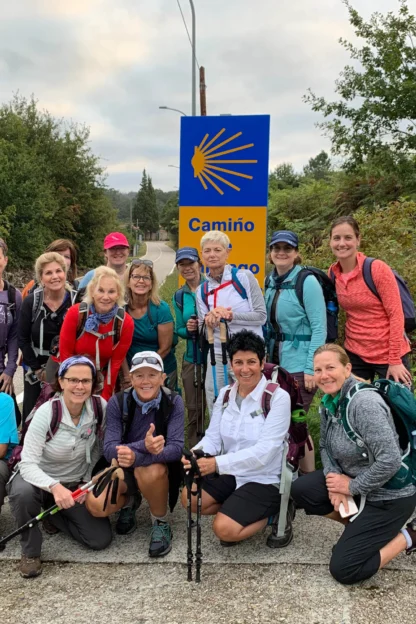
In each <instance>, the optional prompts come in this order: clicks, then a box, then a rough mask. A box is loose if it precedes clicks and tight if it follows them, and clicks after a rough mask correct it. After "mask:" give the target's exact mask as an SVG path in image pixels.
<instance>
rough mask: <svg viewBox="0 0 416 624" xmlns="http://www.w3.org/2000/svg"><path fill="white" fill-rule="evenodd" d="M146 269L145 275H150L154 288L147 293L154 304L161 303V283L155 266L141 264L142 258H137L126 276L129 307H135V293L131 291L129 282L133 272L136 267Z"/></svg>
mask: <svg viewBox="0 0 416 624" xmlns="http://www.w3.org/2000/svg"><path fill="white" fill-rule="evenodd" d="M139 268H140V269H145V271H146V272H145V275H149V277H151V278H152V288H151V289H150V290H149V292H148V293H147V297H148V300H149V301H151V302H152V303H153V304H154V305H157V306H158V305H160V297H159V294H158V290H159V283H158V281H157V277H156V274H155V272H154V270H153V267H151V266H149V265H148V264H144V263H143V264H141V263H140V259H139V258H138V259H136V262H134V260H133V262H132V263H131V264H130V266H129V270H128V271H126V274H125V278H124V283H125V285H126V295H127V305H128V306H129V308H132V309H133V293H132V292H131V288H130V286H129V282H130V278H131V274H132V273H133V270H134V269H139Z"/></svg>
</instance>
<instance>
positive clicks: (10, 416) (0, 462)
mask: <svg viewBox="0 0 416 624" xmlns="http://www.w3.org/2000/svg"><path fill="white" fill-rule="evenodd" d="M17 444H19V436H18V434H17V426H16V418H15V411H14V403H13V399H12V397H11V396H9V395H8V394H6V393H5V392H0V511H1V507H2V505H3V502H4V498H5V496H6V483H7V482H8V480H9V478H10V470H9V467H8V465H7V460H8V459H9V457H10V455H11V454H12V450H13V449H14V447H15V446H16V445H17Z"/></svg>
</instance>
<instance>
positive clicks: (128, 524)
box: [116, 492, 142, 535]
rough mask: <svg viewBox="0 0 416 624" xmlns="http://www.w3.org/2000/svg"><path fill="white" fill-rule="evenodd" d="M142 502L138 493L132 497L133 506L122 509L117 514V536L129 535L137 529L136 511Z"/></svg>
mask: <svg viewBox="0 0 416 624" xmlns="http://www.w3.org/2000/svg"><path fill="white" fill-rule="evenodd" d="M141 502H142V495H141V494H140V492H138V493H137V494H135V495H134V501H133V505H130V506H129V507H122V508H121V509H120V511H119V512H118V517H117V523H116V533H118V534H119V535H129V534H130V533H133V531H135V530H136V529H137V521H136V511H137V509H138V508H139V507H140V505H141Z"/></svg>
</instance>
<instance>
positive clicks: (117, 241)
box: [104, 232, 130, 249]
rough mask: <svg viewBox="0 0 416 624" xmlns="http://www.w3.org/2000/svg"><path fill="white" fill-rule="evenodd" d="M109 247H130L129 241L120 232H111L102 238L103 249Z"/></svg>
mask: <svg viewBox="0 0 416 624" xmlns="http://www.w3.org/2000/svg"><path fill="white" fill-rule="evenodd" d="M111 247H130V245H129V241H128V240H127V238H126V237H125V236H124V234H122V233H121V232H111V234H107V236H106V237H105V239H104V249H111Z"/></svg>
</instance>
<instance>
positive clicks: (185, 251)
mask: <svg viewBox="0 0 416 624" xmlns="http://www.w3.org/2000/svg"><path fill="white" fill-rule="evenodd" d="M180 260H192V262H200V259H199V254H198V250H197V249H195V247H181V248H180V249H178V251H177V252H176V258H175V262H176V264H178V262H180Z"/></svg>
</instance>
